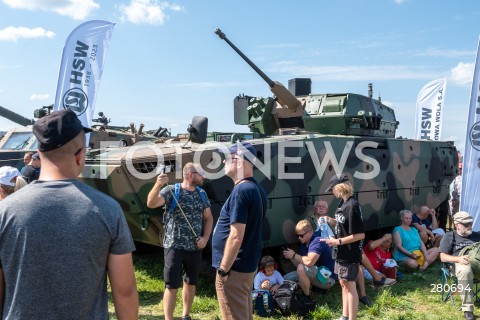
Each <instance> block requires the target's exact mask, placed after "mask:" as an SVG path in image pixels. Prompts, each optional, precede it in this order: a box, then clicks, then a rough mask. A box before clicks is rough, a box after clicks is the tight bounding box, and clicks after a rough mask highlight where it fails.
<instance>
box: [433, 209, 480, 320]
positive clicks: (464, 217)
mask: <svg viewBox="0 0 480 320" xmlns="http://www.w3.org/2000/svg"><path fill="white" fill-rule="evenodd" d="M472 224H473V217H472V216H471V215H470V214H469V213H468V212H465V211H459V212H457V213H456V214H455V215H454V216H453V225H454V230H453V231H451V232H448V233H447V234H446V235H445V236H444V237H443V238H442V240H441V241H440V248H439V249H440V260H442V262H449V263H455V275H456V276H457V280H458V285H462V289H464V290H458V291H459V294H460V296H461V297H462V311H463V315H464V317H465V319H469V320H470V319H475V316H474V315H473V290H474V287H473V271H472V268H471V266H470V263H469V259H468V256H467V255H464V256H460V255H459V254H460V251H461V250H462V249H463V248H464V247H466V246H470V245H472V244H474V243H476V242H479V241H480V232H476V231H473V230H472ZM465 289H466V290H465Z"/></svg>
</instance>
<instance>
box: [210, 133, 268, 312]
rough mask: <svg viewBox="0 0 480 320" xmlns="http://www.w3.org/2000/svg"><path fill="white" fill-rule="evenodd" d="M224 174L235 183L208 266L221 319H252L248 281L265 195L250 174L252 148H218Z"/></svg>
mask: <svg viewBox="0 0 480 320" xmlns="http://www.w3.org/2000/svg"><path fill="white" fill-rule="evenodd" d="M219 151H221V152H224V153H225V151H226V152H227V153H226V155H225V161H224V163H225V174H226V175H227V176H229V177H230V178H231V179H232V180H233V182H234V183H235V186H234V188H233V190H232V192H231V193H230V196H229V197H228V199H227V201H226V202H225V204H224V205H223V207H222V211H221V212H220V216H219V217H218V221H217V225H216V226H215V230H214V231H213V237H212V266H213V267H214V268H215V269H217V277H216V279H215V289H216V291H217V299H218V304H219V306H220V312H221V314H222V319H229V320H230V319H231V320H247V319H251V320H253V308H252V295H251V291H252V284H253V280H254V278H255V273H256V271H257V266H258V262H259V261H260V256H261V251H262V220H263V216H264V215H265V212H266V206H267V197H266V194H265V191H264V190H263V188H262V186H261V185H260V184H259V183H258V182H257V181H256V180H255V178H254V177H253V164H254V163H255V161H256V150H255V148H254V147H253V145H251V144H250V143H248V142H239V143H236V144H234V145H232V146H230V147H229V148H228V150H219Z"/></svg>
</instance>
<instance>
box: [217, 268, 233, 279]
mask: <svg viewBox="0 0 480 320" xmlns="http://www.w3.org/2000/svg"><path fill="white" fill-rule="evenodd" d="M217 274H218V275H219V276H220V277H226V276H228V275H229V274H230V271H228V272H226V271H224V270H223V269H222V268H218V269H217Z"/></svg>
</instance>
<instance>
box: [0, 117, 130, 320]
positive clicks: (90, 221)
mask: <svg viewBox="0 0 480 320" xmlns="http://www.w3.org/2000/svg"><path fill="white" fill-rule="evenodd" d="M90 131H91V130H90V129H87V128H84V127H83V126H82V124H81V122H80V121H79V120H78V118H77V116H76V115H75V113H74V112H73V111H70V110H62V111H56V112H52V113H51V114H49V115H47V116H45V117H43V118H41V119H40V120H38V121H37V122H35V124H34V126H33V133H34V134H35V136H36V137H37V139H38V143H39V144H38V152H39V155H40V157H41V159H42V172H41V173H40V179H39V180H36V181H33V182H32V183H31V184H29V185H28V186H26V187H24V188H22V189H20V190H19V191H17V192H15V193H14V194H12V195H11V196H9V197H8V198H7V199H5V200H3V201H2V202H0V243H2V246H1V247H0V284H3V286H1V289H0V301H3V302H4V304H3V310H2V312H3V318H6V319H49V318H52V317H54V318H57V319H108V318H109V314H108V305H107V301H108V299H107V275H108V278H109V280H110V286H111V290H112V296H113V301H114V305H115V312H116V315H117V318H119V319H136V318H137V317H138V294H137V290H136V283H135V275H134V272H133V263H132V255H131V252H132V251H133V250H135V246H134V244H133V240H132V236H131V234H130V231H129V230H128V226H127V223H126V221H125V217H124V215H123V213H122V210H121V208H120V206H119V204H118V203H117V202H116V201H114V200H113V199H112V198H110V197H108V196H106V195H105V194H103V193H101V192H99V191H97V190H95V189H93V188H91V187H90V186H87V185H86V184H84V183H81V182H80V181H78V180H77V176H78V175H79V174H80V173H81V172H82V171H83V167H84V164H85V132H90Z"/></svg>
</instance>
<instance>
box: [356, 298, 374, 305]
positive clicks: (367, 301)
mask: <svg viewBox="0 0 480 320" xmlns="http://www.w3.org/2000/svg"><path fill="white" fill-rule="evenodd" d="M358 300H359V301H360V302H361V303H363V304H364V305H366V306H367V307H370V306H371V305H373V302H372V300H370V298H369V297H367V296H363V297H361V298H360V299H358Z"/></svg>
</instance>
